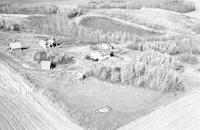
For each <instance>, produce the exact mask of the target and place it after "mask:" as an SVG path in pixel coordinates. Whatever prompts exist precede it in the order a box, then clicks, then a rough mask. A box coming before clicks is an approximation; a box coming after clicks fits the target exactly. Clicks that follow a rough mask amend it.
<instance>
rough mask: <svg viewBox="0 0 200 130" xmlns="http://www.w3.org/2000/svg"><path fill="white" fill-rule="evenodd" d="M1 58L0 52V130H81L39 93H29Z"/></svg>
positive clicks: (6, 60)
mask: <svg viewBox="0 0 200 130" xmlns="http://www.w3.org/2000/svg"><path fill="white" fill-rule="evenodd" d="M3 55H4V54H3V53H0V129H1V130H14V129H21V130H22V129H23V130H38V129H39V130H41V129H43V130H46V129H48V130H51V129H52V130H56V129H57V130H69V129H70V130H77V129H81V128H80V127H78V126H76V125H75V124H73V123H72V122H71V121H70V120H69V119H67V118H66V117H65V116H63V114H62V113H61V112H59V111H58V110H57V109H56V108H55V107H53V106H52V105H51V104H49V103H48V102H47V101H46V100H45V98H43V97H42V96H41V94H40V93H34V92H32V91H31V89H30V86H29V85H28V84H27V83H26V82H25V81H24V79H23V78H22V77H21V76H20V75H19V74H18V73H17V72H16V71H14V69H12V68H11V67H9V66H8V64H7V63H8V62H9V59H5V57H4V56H3ZM6 62H7V63H6Z"/></svg>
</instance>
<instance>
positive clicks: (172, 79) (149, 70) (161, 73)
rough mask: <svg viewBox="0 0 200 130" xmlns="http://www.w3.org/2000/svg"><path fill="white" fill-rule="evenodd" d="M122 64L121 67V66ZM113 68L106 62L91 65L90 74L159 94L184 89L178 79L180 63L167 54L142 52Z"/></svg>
mask: <svg viewBox="0 0 200 130" xmlns="http://www.w3.org/2000/svg"><path fill="white" fill-rule="evenodd" d="M121 63H123V65H122V64H121ZM121 63H119V64H118V63H116V64H115V65H114V66H109V65H108V64H107V62H106V63H105V64H104V63H97V64H94V65H93V68H92V74H93V75H94V76H95V77H97V78H99V79H100V80H106V81H110V82H115V83H119V82H121V83H123V84H128V85H131V86H134V87H136V86H138V87H142V88H148V89H152V90H157V91H161V92H173V91H177V90H182V89H183V88H184V86H183V84H182V82H181V80H180V79H179V75H180V74H181V73H180V70H177V67H179V68H180V66H181V63H180V62H178V61H177V60H176V59H175V58H174V57H172V56H170V55H168V54H162V53H160V52H157V51H153V50H151V51H144V52H141V53H140V54H139V55H138V56H136V58H135V60H133V61H132V62H130V61H129V62H127V61H126V60H122V61H121Z"/></svg>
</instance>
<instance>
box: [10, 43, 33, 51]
mask: <svg viewBox="0 0 200 130" xmlns="http://www.w3.org/2000/svg"><path fill="white" fill-rule="evenodd" d="M8 46H9V49H11V50H16V49H21V50H23V49H28V48H29V47H28V46H24V45H22V44H21V43H20V42H12V43H10V44H9V45H8Z"/></svg>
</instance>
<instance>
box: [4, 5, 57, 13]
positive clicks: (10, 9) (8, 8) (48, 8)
mask: <svg viewBox="0 0 200 130" xmlns="http://www.w3.org/2000/svg"><path fill="white" fill-rule="evenodd" d="M57 11H58V7H57V6H55V5H52V4H6V3H4V4H0V13H9V14H55V13H56V12H57Z"/></svg>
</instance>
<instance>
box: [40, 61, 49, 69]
mask: <svg viewBox="0 0 200 130" xmlns="http://www.w3.org/2000/svg"><path fill="white" fill-rule="evenodd" d="M40 67H41V69H42V70H50V69H51V61H41V62H40Z"/></svg>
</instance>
